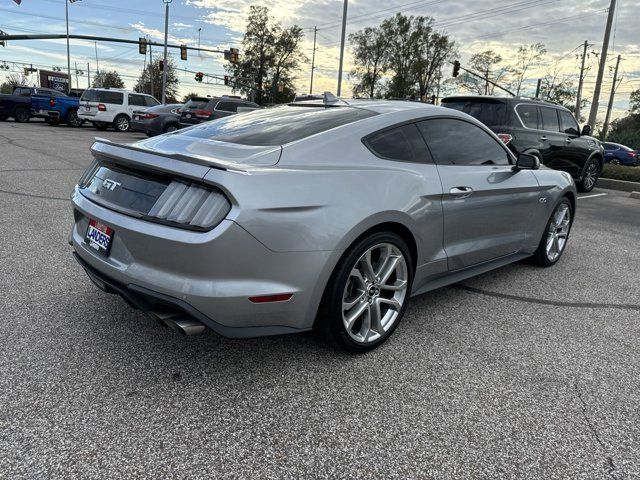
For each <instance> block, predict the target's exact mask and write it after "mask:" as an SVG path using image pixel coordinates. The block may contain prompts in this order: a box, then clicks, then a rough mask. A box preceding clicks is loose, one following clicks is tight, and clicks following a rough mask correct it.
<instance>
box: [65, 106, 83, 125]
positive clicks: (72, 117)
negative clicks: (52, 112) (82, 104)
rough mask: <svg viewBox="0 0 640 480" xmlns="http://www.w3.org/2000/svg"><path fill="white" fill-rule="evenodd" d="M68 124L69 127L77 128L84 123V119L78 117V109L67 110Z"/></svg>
mask: <svg viewBox="0 0 640 480" xmlns="http://www.w3.org/2000/svg"><path fill="white" fill-rule="evenodd" d="M66 123H67V126H68V127H73V128H77V127H81V126H82V124H83V123H84V120H81V119H80V118H79V117H78V111H77V110H69V111H68V112H67V121H66Z"/></svg>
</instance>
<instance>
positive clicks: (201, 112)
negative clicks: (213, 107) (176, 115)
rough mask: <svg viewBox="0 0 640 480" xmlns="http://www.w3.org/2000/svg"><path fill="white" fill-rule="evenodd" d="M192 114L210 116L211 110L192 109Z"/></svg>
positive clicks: (201, 116) (202, 116)
mask: <svg viewBox="0 0 640 480" xmlns="http://www.w3.org/2000/svg"><path fill="white" fill-rule="evenodd" d="M193 114H194V115H195V116H196V117H198V118H209V117H210V116H211V112H210V111H208V110H194V111H193Z"/></svg>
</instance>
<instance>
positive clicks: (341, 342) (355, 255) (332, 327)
mask: <svg viewBox="0 0 640 480" xmlns="http://www.w3.org/2000/svg"><path fill="white" fill-rule="evenodd" d="M382 243H386V244H392V245H393V246H395V247H397V248H398V249H399V250H400V251H401V252H402V254H403V255H404V258H405V262H406V267H407V272H408V278H407V287H406V288H407V289H406V296H405V298H404V302H403V304H402V306H401V308H400V311H399V313H398V316H397V317H396V320H395V322H394V323H393V324H392V325H391V326H390V327H389V330H387V331H385V332H384V334H382V335H381V336H380V338H378V339H377V340H375V341H372V342H369V343H364V344H363V343H359V342H357V341H355V340H354V339H352V338H351V337H350V335H349V334H348V333H347V330H346V328H345V325H344V323H343V310H342V305H343V304H342V301H343V295H344V292H345V288H346V286H347V281H348V280H349V278H350V273H351V271H352V270H353V269H354V268H355V267H356V265H357V262H358V260H359V259H360V258H361V257H362V255H363V254H364V253H365V252H367V250H369V249H371V248H372V247H374V246H376V245H378V244H382ZM412 283H413V263H412V259H411V253H410V250H409V248H408V247H407V244H406V242H405V241H404V240H403V239H402V238H401V237H400V236H399V235H397V234H395V233H393V232H376V233H372V234H371V235H367V236H366V237H364V238H362V239H360V240H358V241H357V242H356V243H355V244H354V245H353V246H351V248H349V249H348V250H347V251H346V252H345V253H344V255H343V256H342V258H341V259H340V261H339V262H338V265H337V266H336V269H335V271H334V272H333V274H332V276H331V279H330V280H329V283H328V284H327V287H326V289H325V292H324V295H323V297H322V301H321V304H320V308H319V309H318V315H317V318H316V322H315V325H314V330H315V332H316V333H317V334H318V335H319V336H320V337H322V338H323V339H324V340H325V341H327V342H328V343H329V344H330V345H332V346H334V347H337V348H340V349H342V350H346V351H347V352H351V353H364V352H368V351H370V350H373V349H374V348H377V347H378V346H380V345H381V344H382V343H384V342H385V341H386V340H387V339H388V338H389V337H390V336H391V334H392V333H393V331H394V330H395V329H396V328H397V326H398V324H399V323H400V322H401V321H402V317H403V316H404V312H405V310H406V308H407V304H408V303H409V296H410V292H411V285H412Z"/></svg>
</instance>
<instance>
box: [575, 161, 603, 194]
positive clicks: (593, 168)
mask: <svg viewBox="0 0 640 480" xmlns="http://www.w3.org/2000/svg"><path fill="white" fill-rule="evenodd" d="M599 175H600V165H599V164H598V162H597V160H589V162H588V163H587V164H586V165H585V167H584V174H583V175H582V180H580V183H578V189H579V190H580V191H581V192H585V193H586V192H590V191H591V190H593V187H595V186H596V182H597V181H598V176H599Z"/></svg>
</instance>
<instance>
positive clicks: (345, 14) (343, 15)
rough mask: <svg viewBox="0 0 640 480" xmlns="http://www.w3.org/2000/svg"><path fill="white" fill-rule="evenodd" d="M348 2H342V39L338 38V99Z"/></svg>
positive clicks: (340, 86)
mask: <svg viewBox="0 0 640 480" xmlns="http://www.w3.org/2000/svg"><path fill="white" fill-rule="evenodd" d="M348 3H349V0H344V7H343V9H342V37H341V38H340V65H339V66H338V92H337V96H338V97H339V96H340V94H341V93H342V63H343V62H344V40H345V34H346V32H347V6H348Z"/></svg>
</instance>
